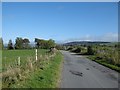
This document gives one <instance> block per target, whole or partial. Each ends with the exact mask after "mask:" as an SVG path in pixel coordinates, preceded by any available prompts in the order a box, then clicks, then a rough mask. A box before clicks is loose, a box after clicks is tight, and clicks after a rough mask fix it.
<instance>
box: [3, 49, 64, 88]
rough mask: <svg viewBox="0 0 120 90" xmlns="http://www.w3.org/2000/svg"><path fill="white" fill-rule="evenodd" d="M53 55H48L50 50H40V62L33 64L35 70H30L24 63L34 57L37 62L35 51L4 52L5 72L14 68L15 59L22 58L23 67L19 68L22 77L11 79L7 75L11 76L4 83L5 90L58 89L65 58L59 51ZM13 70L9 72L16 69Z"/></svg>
mask: <svg viewBox="0 0 120 90" xmlns="http://www.w3.org/2000/svg"><path fill="white" fill-rule="evenodd" d="M53 55H54V54H51V53H48V50H45V49H38V57H39V59H38V62H31V63H32V65H33V66H32V67H33V68H32V69H30V68H29V67H26V65H25V64H24V63H25V62H28V58H26V57H32V58H31V59H32V60H35V50H4V51H3V55H2V57H3V59H2V61H3V62H2V64H3V65H2V66H3V67H2V69H3V72H5V70H7V68H9V66H10V65H12V66H13V64H14V61H15V59H17V57H18V56H20V57H21V64H22V66H20V67H18V68H17V69H20V70H22V73H20V74H21V75H22V76H20V77H17V76H15V75H14V76H12V77H11V76H9V75H7V76H9V77H8V81H7V82H6V83H3V88H55V87H58V82H59V79H60V69H61V67H60V66H61V63H62V58H63V57H62V54H61V53H60V52H59V51H57V52H56V53H55V55H54V56H53ZM41 56H42V57H41ZM49 56H52V57H49ZM5 57H6V58H5ZM27 66H29V65H27ZM12 68H13V69H8V70H7V71H9V70H11V71H12V70H14V67H12ZM24 68H25V71H24ZM26 68H27V69H26ZM15 72H16V71H15ZM10 74H11V73H10ZM18 75H19V74H18ZM9 79H10V80H9ZM9 84H10V85H9Z"/></svg>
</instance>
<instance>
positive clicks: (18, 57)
mask: <svg viewBox="0 0 120 90" xmlns="http://www.w3.org/2000/svg"><path fill="white" fill-rule="evenodd" d="M18 65H19V66H20V57H18Z"/></svg>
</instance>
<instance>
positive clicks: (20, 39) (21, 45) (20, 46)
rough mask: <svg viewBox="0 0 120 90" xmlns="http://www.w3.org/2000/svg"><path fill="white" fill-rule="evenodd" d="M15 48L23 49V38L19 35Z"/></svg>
mask: <svg viewBox="0 0 120 90" xmlns="http://www.w3.org/2000/svg"><path fill="white" fill-rule="evenodd" d="M15 49H23V39H22V38H20V37H17V38H16V40H15Z"/></svg>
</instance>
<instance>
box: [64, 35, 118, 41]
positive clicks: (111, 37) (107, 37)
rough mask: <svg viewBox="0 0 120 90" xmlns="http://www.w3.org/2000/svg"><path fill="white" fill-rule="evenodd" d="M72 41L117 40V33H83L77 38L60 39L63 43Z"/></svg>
mask: <svg viewBox="0 0 120 90" xmlns="http://www.w3.org/2000/svg"><path fill="white" fill-rule="evenodd" d="M73 41H106V42H117V41H118V33H106V34H104V35H101V36H92V35H89V34H87V35H85V36H84V37H79V38H70V39H67V40H64V41H62V42H63V43H66V42H73Z"/></svg>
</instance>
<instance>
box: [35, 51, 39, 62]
mask: <svg viewBox="0 0 120 90" xmlns="http://www.w3.org/2000/svg"><path fill="white" fill-rule="evenodd" d="M35 53H36V54H35V55H36V58H35V59H36V61H37V60H38V58H37V49H36V50H35Z"/></svg>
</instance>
